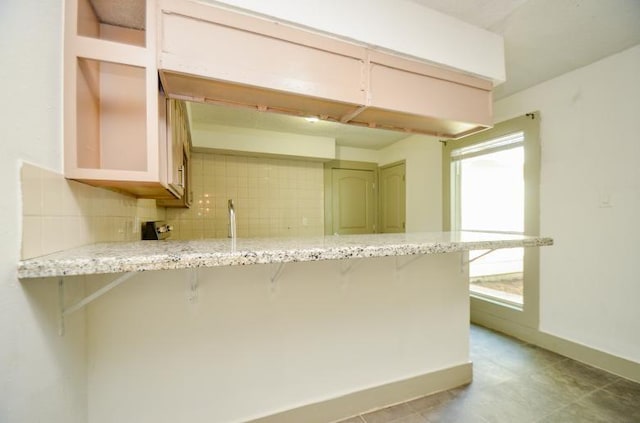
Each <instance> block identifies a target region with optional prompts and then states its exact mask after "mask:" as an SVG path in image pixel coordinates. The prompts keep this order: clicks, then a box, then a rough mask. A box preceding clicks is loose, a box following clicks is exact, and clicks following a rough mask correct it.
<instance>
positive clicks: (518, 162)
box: [459, 146, 524, 233]
mask: <svg viewBox="0 0 640 423" xmlns="http://www.w3.org/2000/svg"><path fill="white" fill-rule="evenodd" d="M523 167H524V147H522V146H519V147H514V148H510V149H508V150H502V151H497V152H494V153H487V154H483V155H480V156H475V157H471V158H467V159H462V160H460V162H459V169H460V176H459V177H460V229H462V230H475V231H503V232H519V233H522V232H523V231H524V178H523Z"/></svg>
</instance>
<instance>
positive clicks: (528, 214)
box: [442, 112, 540, 331]
mask: <svg viewBox="0 0 640 423" xmlns="http://www.w3.org/2000/svg"><path fill="white" fill-rule="evenodd" d="M519 131H522V132H524V155H525V159H524V160H525V161H524V181H525V188H524V190H525V194H524V201H525V205H524V233H525V234H526V235H539V233H540V113H539V112H533V113H527V114H526V115H524V116H519V117H517V118H513V119H510V120H507V121H504V122H500V123H497V124H496V125H495V126H494V127H493V128H491V129H488V130H486V131H482V132H480V133H477V134H474V135H470V136H467V137H463V138H459V139H456V140H448V141H444V142H443V148H442V163H443V166H442V186H443V189H442V193H443V201H442V206H443V207H442V208H443V216H442V217H443V229H444V230H445V231H450V230H452V220H453V219H452V213H453V212H456V210H453V202H452V200H453V192H454V190H455V189H456V188H457V192H459V190H460V187H452V185H451V184H452V181H457V179H453V177H452V175H451V172H452V166H451V164H452V157H451V152H452V150H457V149H460V148H465V147H470V146H473V145H475V144H480V143H482V142H486V141H489V140H492V139H495V138H499V137H503V136H505V135H508V134H511V133H515V132H519ZM539 263H540V254H539V249H538V248H525V250H524V261H523V279H524V282H523V284H524V292H523V303H524V304H523V307H522V308H520V307H514V306H512V305H509V304H508V303H502V302H500V301H498V300H493V299H489V298H486V297H481V296H476V295H473V294H470V296H471V301H470V302H471V320H472V321H473V322H476V323H480V324H483V323H485V324H489V323H490V324H491V325H492V326H494V327H495V326H497V325H498V326H504V328H505V331H506V329H507V328H508V327H509V326H510V325H511V324H512V323H515V324H518V325H522V326H526V327H529V328H534V329H537V328H538V324H539V318H540V285H539V273H540V270H539V266H540V264H539Z"/></svg>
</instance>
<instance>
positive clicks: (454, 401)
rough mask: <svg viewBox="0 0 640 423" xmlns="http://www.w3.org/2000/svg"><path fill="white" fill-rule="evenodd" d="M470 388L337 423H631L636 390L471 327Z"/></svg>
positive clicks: (639, 387)
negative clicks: (471, 380)
mask: <svg viewBox="0 0 640 423" xmlns="http://www.w3.org/2000/svg"><path fill="white" fill-rule="evenodd" d="M471 359H472V360H473V383H472V384H470V385H467V386H465V387H461V388H457V389H453V390H450V391H446V392H441V393H439V394H434V395H430V396H427V397H423V398H419V399H416V400H413V401H409V402H406V403H402V404H398V405H395V406H393V407H389V408H385V409H382V410H378V411H375V412H371V413H367V414H362V415H360V416H356V417H353V418H350V419H347V420H343V421H342V422H340V423H382V422H384V423H436V422H446V423H449V422H451V423H467V422H473V423H512V422H514V423H515V422H517V423H526V422H540V423H560V422H562V423H592V422H593V423H596V422H597V423H623V422H629V423H639V422H640V384H638V383H633V382H630V381H628V380H626V379H622V378H620V377H617V376H614V375H612V374H609V373H606V372H604V371H601V370H598V369H595V368H593V367H589V366H586V365H584V364H581V363H578V362H577V361H574V360H571V359H568V358H565V357H562V356H560V355H557V354H554V353H552V352H550V351H547V350H543V349H541V348H538V347H535V346H533V345H530V344H527V343H525V342H522V341H519V340H516V339H513V338H510V337H508V336H505V335H502V334H499V333H496V332H492V331H490V330H488V329H485V328H482V327H479V326H472V327H471Z"/></svg>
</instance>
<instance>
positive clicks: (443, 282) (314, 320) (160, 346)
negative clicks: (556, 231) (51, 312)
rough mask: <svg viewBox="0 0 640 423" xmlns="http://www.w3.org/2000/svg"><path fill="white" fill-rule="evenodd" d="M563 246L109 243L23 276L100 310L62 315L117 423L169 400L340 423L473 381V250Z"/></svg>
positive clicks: (546, 241)
mask: <svg viewBox="0 0 640 423" xmlns="http://www.w3.org/2000/svg"><path fill="white" fill-rule="evenodd" d="M552 243H553V241H552V240H551V239H550V238H544V237H526V236H520V235H504V234H491V233H475V232H442V233H407V234H377V235H350V236H327V237H315V238H288V239H285V238H283V239H276V238H271V239H259V238H256V239H238V240H236V241H235V242H234V241H232V240H227V239H217V240H213V239H212V240H192V241H170V240H165V241H138V242H120V243H101V244H93V245H88V246H85V247H80V248H77V249H72V250H68V251H64V252H59V253H55V254H51V255H47V256H43V257H38V258H34V259H30V260H24V261H22V262H20V264H19V274H20V277H21V278H22V280H23V283H25V284H27V285H28V284H30V283H38V282H35V281H36V280H35V279H33V278H45V279H41V280H40V282H39V283H48V281H49V280H51V282H53V283H55V281H58V283H59V284H61V285H63V284H64V283H66V282H65V281H68V283H76V284H78V283H79V284H84V287H83V288H82V289H81V290H82V291H83V292H84V293H85V295H87V294H88V297H85V298H89V299H91V300H94V299H95V301H91V302H89V301H85V302H82V301H80V305H81V306H82V307H78V306H76V304H78V303H76V304H74V303H73V302H72V301H69V299H67V300H66V302H67V303H69V304H71V306H64V309H63V310H62V312H61V316H64V315H65V314H67V321H68V323H67V332H68V333H71V332H72V331H74V330H76V331H77V330H80V329H78V328H79V327H80V328H82V327H84V330H86V334H87V335H86V336H87V347H86V348H87V353H86V354H87V362H88V381H87V386H88V392H89V396H90V398H93V400H92V409H93V410H96V412H97V413H98V414H102V415H108V416H110V418H111V419H112V421H132V419H134V420H135V410H144V412H145V413H149V410H154V407H152V404H155V403H157V402H158V401H163V402H164V403H165V404H168V405H171V404H175V405H176V406H175V407H173V406H171V407H170V406H167V407H162V408H161V409H162V410H164V413H169V415H167V414H164V415H162V416H147V417H150V418H157V420H158V421H205V420H207V419H208V420H210V421H226V422H240V421H243V422H245V421H255V422H300V421H304V422H329V421H337V420H339V419H342V418H345V417H349V416H352V415H355V414H358V413H360V412H363V411H365V410H371V409H376V408H380V407H383V406H387V405H390V404H394V403H398V402H402V401H406V400H407V399H411V398H417V397H420V396H423V395H427V394H430V393H434V392H438V391H442V390H446V389H451V388H454V387H456V386H461V385H464V384H467V383H469V382H471V379H472V364H471V362H470V357H469V288H468V257H469V255H468V251H469V250H476V249H500V248H511V247H534V248H535V247H541V246H546V245H551V244H552ZM123 273H124V276H126V277H128V279H129V281H128V282H127V283H123V284H121V285H119V286H118V287H117V289H111V290H108V291H105V290H104V288H105V287H109V286H110V284H113V280H115V281H116V282H117V281H119V280H122V279H121V278H122V277H123ZM31 280H33V281H34V282H32V281H31ZM43 281H44V282H43ZM101 290H102V291H103V292H102V293H103V294H104V295H101V296H100V297H99V298H97V297H96V296H93V297H92V295H93V294H92V293H95V292H101ZM63 297H64V296H62V297H61V298H62V299H63V302H64V301H65V299H64V298H63ZM85 305H86V307H85ZM70 309H71V310H73V311H76V310H77V311H78V312H77V313H73V314H70V313H68V311H69V310H70ZM80 309H82V311H81V312H80ZM82 319H84V320H82ZM82 322H84V323H82ZM159 369H160V370H159ZM163 369H164V370H163ZM149 381H153V383H149ZM124 385H126V386H127V389H126V390H121V389H119V387H120V386H124ZM132 413H133V414H132Z"/></svg>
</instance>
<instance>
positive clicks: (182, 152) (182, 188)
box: [158, 99, 193, 207]
mask: <svg viewBox="0 0 640 423" xmlns="http://www.w3.org/2000/svg"><path fill="white" fill-rule="evenodd" d="M164 104H165V105H166V125H167V127H166V134H167V138H168V139H167V140H166V145H167V157H168V163H169V164H170V167H169V178H168V185H169V187H171V189H172V190H173V191H174V192H177V193H178V195H179V196H180V198H178V199H171V200H164V199H163V200H158V205H159V206H162V207H190V206H191V203H192V201H193V191H192V188H191V167H190V158H191V132H190V131H189V120H188V118H187V109H186V104H185V102H184V101H180V100H174V99H165V100H164Z"/></svg>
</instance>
